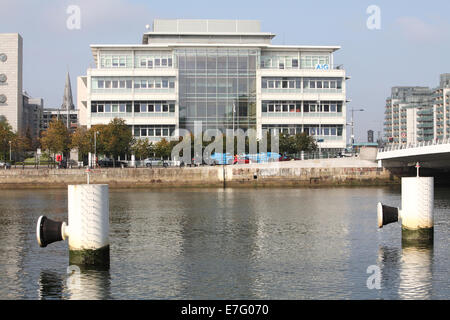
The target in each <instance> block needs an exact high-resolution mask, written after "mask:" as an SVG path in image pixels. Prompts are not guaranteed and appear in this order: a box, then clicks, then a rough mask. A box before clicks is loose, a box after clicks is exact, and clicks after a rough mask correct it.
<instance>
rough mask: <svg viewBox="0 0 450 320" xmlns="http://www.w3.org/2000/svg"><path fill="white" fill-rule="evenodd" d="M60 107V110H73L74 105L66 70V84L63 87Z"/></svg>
mask: <svg viewBox="0 0 450 320" xmlns="http://www.w3.org/2000/svg"><path fill="white" fill-rule="evenodd" d="M61 109H62V110H75V106H74V105H73V98H72V87H71V85H70V76H69V71H67V76H66V86H65V87H64V97H63V103H62V105H61Z"/></svg>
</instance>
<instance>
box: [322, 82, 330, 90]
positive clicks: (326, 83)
mask: <svg viewBox="0 0 450 320" xmlns="http://www.w3.org/2000/svg"><path fill="white" fill-rule="evenodd" d="M323 88H324V89H329V88H330V82H329V81H324V82H323Z"/></svg>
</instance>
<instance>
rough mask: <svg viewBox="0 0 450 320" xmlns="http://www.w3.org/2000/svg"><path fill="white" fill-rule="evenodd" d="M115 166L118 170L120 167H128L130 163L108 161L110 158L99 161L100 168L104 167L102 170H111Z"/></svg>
mask: <svg viewBox="0 0 450 320" xmlns="http://www.w3.org/2000/svg"><path fill="white" fill-rule="evenodd" d="M114 165H115V166H116V167H117V168H120V167H128V163H126V162H125V161H118V160H117V161H115V162H114V161H113V159H108V158H104V159H101V160H99V161H98V166H99V167H102V168H110V167H114Z"/></svg>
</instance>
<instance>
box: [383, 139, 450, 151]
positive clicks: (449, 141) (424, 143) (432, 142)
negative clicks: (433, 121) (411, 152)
mask: <svg viewBox="0 0 450 320" xmlns="http://www.w3.org/2000/svg"><path fill="white" fill-rule="evenodd" d="M441 144H450V138H447V139H439V140H430V141H421V142H417V143H409V144H392V145H388V146H386V147H384V148H380V149H378V152H388V151H395V150H403V149H413V148H420V147H427V146H434V145H441Z"/></svg>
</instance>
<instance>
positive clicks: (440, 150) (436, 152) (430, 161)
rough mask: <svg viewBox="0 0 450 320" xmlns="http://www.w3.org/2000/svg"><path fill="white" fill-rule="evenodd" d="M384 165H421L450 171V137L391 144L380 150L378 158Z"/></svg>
mask: <svg viewBox="0 0 450 320" xmlns="http://www.w3.org/2000/svg"><path fill="white" fill-rule="evenodd" d="M376 159H377V160H378V162H379V164H380V165H381V166H383V167H387V168H389V167H391V168H392V167H410V166H413V165H415V164H416V163H417V162H419V163H420V166H421V167H424V168H429V169H438V170H444V171H448V170H449V169H450V138H449V139H443V140H437V141H426V142H419V143H416V144H408V145H391V146H387V147H385V148H381V149H379V150H378V153H377V158H376Z"/></svg>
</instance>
